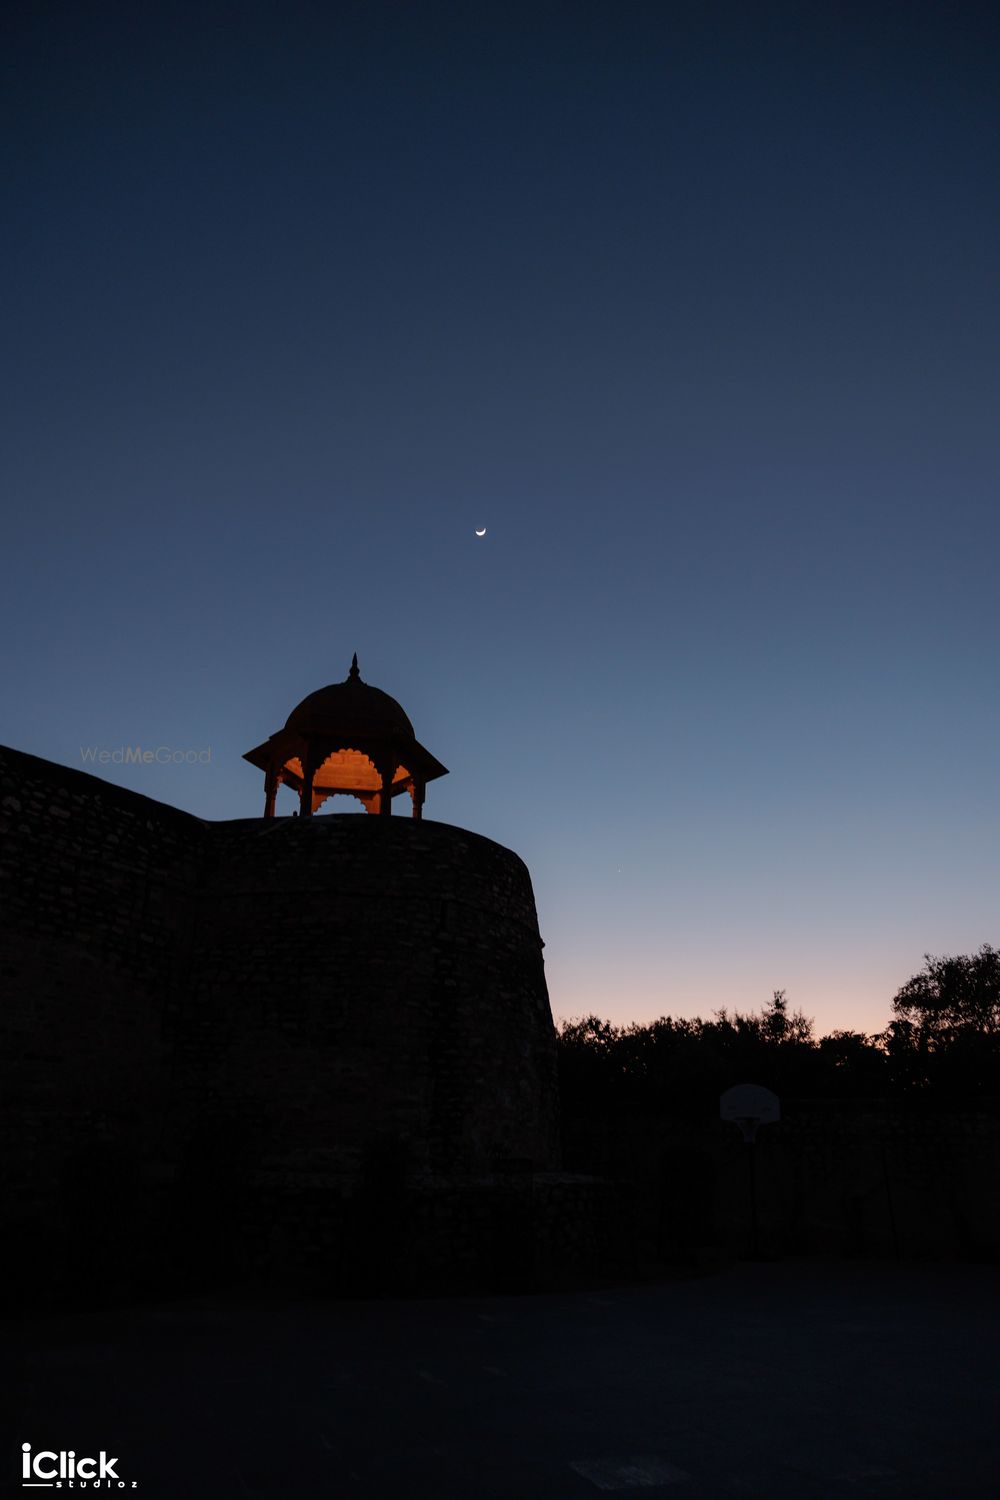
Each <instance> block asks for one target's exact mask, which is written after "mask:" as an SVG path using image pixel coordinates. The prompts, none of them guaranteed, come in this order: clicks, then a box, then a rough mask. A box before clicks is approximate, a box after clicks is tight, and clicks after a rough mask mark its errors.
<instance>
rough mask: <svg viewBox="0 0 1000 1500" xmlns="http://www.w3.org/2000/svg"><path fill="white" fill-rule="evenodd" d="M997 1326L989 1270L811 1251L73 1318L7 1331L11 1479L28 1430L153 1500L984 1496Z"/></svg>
mask: <svg viewBox="0 0 1000 1500" xmlns="http://www.w3.org/2000/svg"><path fill="white" fill-rule="evenodd" d="M998 1336H1000V1272H998V1271H996V1270H994V1269H991V1268H987V1267H983V1266H933V1267H930V1266H919V1267H917V1266H913V1265H906V1264H903V1265H902V1266H899V1265H896V1264H879V1265H858V1264H849V1265H845V1264H843V1263H838V1264H824V1263H817V1262H815V1261H811V1262H788V1261H785V1262H781V1263H776V1264H743V1265H738V1266H734V1267H730V1268H728V1269H725V1270H721V1271H719V1272H717V1273H715V1274H713V1275H710V1276H704V1277H700V1278H692V1279H687V1280H675V1281H672V1282H670V1283H667V1284H660V1285H655V1286H649V1285H646V1286H641V1287H628V1288H620V1289H618V1288H615V1289H610V1290H599V1291H587V1292H574V1293H570V1294H564V1295H559V1296H538V1297H466V1298H456V1299H454V1300H433V1301H430V1300H428V1301H419V1300H418V1301H384V1302H379V1301H369V1302H361V1301H354V1302H296V1303H287V1302H285V1303H280V1304H279V1303H276V1302H270V1303H265V1304H262V1303H256V1304H249V1303H246V1302H240V1301H235V1300H213V1301H191V1302H186V1303H182V1304H175V1305H172V1306H165V1307H154V1308H149V1307H147V1308H141V1309H138V1310H133V1311H128V1312H115V1313H102V1314H92V1315H87V1316H80V1317H73V1318H69V1317H65V1318H61V1319H59V1320H58V1321H56V1320H53V1321H51V1322H46V1323H42V1322H36V1323H34V1324H32V1325H30V1326H29V1325H24V1324H22V1325H20V1326H19V1327H16V1328H14V1329H13V1330H11V1329H10V1328H8V1330H7V1339H6V1342H7V1350H8V1354H9V1353H10V1352H11V1350H12V1348H13V1350H14V1353H15V1360H16V1361H17V1349H18V1346H20V1348H21V1354H20V1359H19V1364H20V1368H19V1369H17V1370H15V1372H14V1376H15V1380H14V1399H13V1401H12V1402H10V1403H8V1404H7V1416H8V1418H12V1419H13V1420H12V1421H10V1422H9V1423H8V1422H5V1424H4V1425H5V1426H7V1427H8V1433H9V1438H8V1440H7V1441H8V1444H9V1455H10V1456H9V1459H8V1460H5V1471H6V1473H7V1474H9V1475H10V1476H11V1477H12V1480H13V1484H12V1490H11V1492H12V1493H20V1494H23V1495H29V1494H30V1495H45V1494H51V1493H53V1491H52V1490H49V1489H32V1490H22V1489H21V1487H20V1480H19V1478H18V1477H16V1476H17V1475H18V1474H19V1472H20V1470H19V1463H18V1460H19V1457H20V1448H21V1443H22V1442H26V1441H27V1442H31V1443H32V1445H33V1447H34V1448H35V1449H36V1450H38V1449H41V1448H52V1449H59V1448H67V1449H68V1448H73V1449H75V1451H76V1452H77V1454H79V1455H82V1454H84V1453H94V1452H96V1451H97V1450H99V1449H101V1448H105V1449H107V1450H108V1451H109V1452H110V1453H111V1454H113V1455H116V1456H117V1457H118V1464H117V1466H116V1467H117V1472H118V1474H119V1476H120V1477H121V1478H122V1479H123V1480H124V1481H125V1483H126V1490H125V1491H122V1490H119V1489H117V1487H115V1488H114V1489H113V1490H112V1491H111V1493H117V1494H121V1493H126V1492H131V1482H132V1481H133V1480H135V1481H137V1488H136V1491H135V1493H141V1494H143V1495H145V1496H147V1497H149V1500H153V1497H160V1496H163V1497H170V1500H175V1497H176V1500H182V1497H191V1500H201V1497H202V1496H205V1497H213V1500H214V1497H216V1496H218V1497H224V1500H225V1497H230V1496H231V1497H233V1500H242V1497H244V1496H256V1495H266V1496H274V1497H287V1500H297V1497H299V1496H303V1497H309V1496H317V1497H319V1496H322V1497H346V1500H352V1497H357V1500H408V1497H414V1500H422V1497H425V1496H426V1497H428V1500H480V1497H481V1500H587V1497H588V1496H593V1497H595V1500H596V1497H598V1496H599V1495H601V1494H603V1493H609V1494H610V1493H613V1492H619V1493H621V1494H623V1495H624V1496H627V1495H628V1494H629V1493H632V1494H635V1495H636V1496H637V1497H645V1496H647V1495H648V1496H650V1497H652V1496H653V1495H656V1494H661V1495H665V1496H670V1497H672V1500H673V1497H676V1500H709V1497H715V1496H719V1497H724V1496H740V1497H744V1500H750V1497H759V1500H783V1497H789V1500H820V1497H823V1500H827V1497H831V1500H832V1497H834V1496H836V1497H841V1496H843V1497H847V1496H851V1497H863V1496H879V1497H885V1500H890V1497H892V1500H897V1497H898V1500H923V1497H934V1500H972V1497H983V1500H986V1497H990V1500H994V1497H996V1496H997V1495H998V1494H1000V1337H998ZM63 1488H64V1490H65V1489H66V1488H67V1486H65V1485H64V1487H63ZM76 1488H77V1489H79V1485H77V1487H76ZM92 1489H93V1487H92V1486H88V1487H87V1490H86V1491H84V1492H83V1493H91V1492H92ZM99 1493H106V1492H105V1491H104V1490H101V1491H99Z"/></svg>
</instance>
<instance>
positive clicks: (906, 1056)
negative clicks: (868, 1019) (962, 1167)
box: [558, 943, 1000, 1116]
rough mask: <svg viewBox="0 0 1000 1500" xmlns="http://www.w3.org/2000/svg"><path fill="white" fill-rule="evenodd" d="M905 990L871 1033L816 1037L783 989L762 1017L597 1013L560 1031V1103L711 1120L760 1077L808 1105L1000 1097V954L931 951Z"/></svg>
mask: <svg viewBox="0 0 1000 1500" xmlns="http://www.w3.org/2000/svg"><path fill="white" fill-rule="evenodd" d="M924 958H925V964H924V968H923V969H922V970H921V971H920V973H919V974H915V975H914V976H913V977H912V978H911V979H909V980H907V982H906V983H905V984H904V985H903V986H902V988H901V989H900V990H898V991H897V993H896V995H895V997H894V999H893V1001H892V1020H891V1021H890V1022H889V1024H888V1025H887V1027H886V1028H885V1030H884V1031H881V1032H877V1033H874V1034H872V1035H868V1034H866V1033H864V1032H859V1031H846V1030H837V1031H832V1032H831V1033H830V1034H829V1035H828V1036H823V1037H819V1038H817V1037H816V1035H815V1030H814V1023H813V1021H812V1020H811V1019H810V1018H809V1017H807V1016H805V1015H804V1014H803V1013H802V1011H800V1010H790V1009H789V1005H788V999H787V996H786V994H785V991H784V990H776V991H775V993H774V995H773V997H772V1000H771V1003H770V1004H769V1005H768V1006H766V1007H765V1008H764V1009H762V1010H761V1011H759V1012H755V1013H750V1014H743V1013H741V1012H739V1011H734V1012H732V1013H730V1012H729V1011H728V1010H719V1011H715V1012H714V1014H713V1016H712V1019H711V1020H710V1021H703V1020H702V1019H701V1018H700V1017H696V1018H695V1019H693V1020H684V1019H680V1020H676V1019H674V1018H673V1017H671V1016H661V1017H660V1019H659V1020H656V1021H652V1022H650V1023H648V1024H647V1025H640V1024H638V1023H632V1024H631V1025H627V1026H615V1025H613V1024H612V1023H611V1022H610V1021H604V1020H601V1019H600V1018H599V1017H598V1016H595V1015H589V1016H585V1017H582V1018H580V1019H574V1020H570V1021H565V1022H563V1024H562V1026H561V1027H560V1029H559V1032H558V1046H559V1076H560V1090H561V1099H562V1106H563V1109H564V1111H566V1112H568V1113H569V1114H582V1113H586V1112H588V1111H590V1110H594V1109H605V1110H612V1111H615V1110H624V1109H628V1110H639V1111H648V1112H650V1113H656V1114H676V1113H684V1114H687V1115H692V1114H694V1115H703V1116H709V1115H715V1114H717V1112H718V1096H719V1094H720V1093H721V1092H722V1091H723V1089H726V1088H728V1087H730V1085H731V1084H734V1083H745V1082H753V1083H759V1084H763V1085H764V1086H765V1087H767V1088H771V1089H773V1090H774V1091H775V1093H777V1094H778V1095H779V1096H782V1097H785V1098H801V1099H808V1098H811V1099H845V1100H846V1099H859V1100H860V1099H899V1100H907V1101H912V1102H914V1103H918V1102H921V1103H925V1104H928V1105H933V1104H940V1105H942V1106H944V1107H950V1108H954V1107H955V1106H956V1105H959V1104H965V1105H975V1104H977V1103H979V1104H984V1103H986V1101H996V1100H997V1099H998V1098H1000V950H997V949H995V948H992V947H991V946H990V945H989V944H988V943H984V944H983V946H982V947H981V948H980V949H979V951H978V952H977V953H973V954H971V955H968V956H959V957H953V958H934V957H932V956H931V955H930V954H925V955H924Z"/></svg>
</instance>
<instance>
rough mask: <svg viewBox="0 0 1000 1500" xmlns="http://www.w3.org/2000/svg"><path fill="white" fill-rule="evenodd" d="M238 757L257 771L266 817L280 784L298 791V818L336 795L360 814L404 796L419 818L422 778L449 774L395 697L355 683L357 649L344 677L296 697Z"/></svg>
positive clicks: (385, 808) (383, 811)
mask: <svg viewBox="0 0 1000 1500" xmlns="http://www.w3.org/2000/svg"><path fill="white" fill-rule="evenodd" d="M243 759H244V760H248V761H249V762H250V764H251V765H252V766H257V767H259V769H260V770H262V771H263V772H264V816H265V818H273V817H274V815H275V812H274V808H275V800H276V798H277V795H278V788H279V787H280V786H290V787H291V788H292V790H293V791H295V792H297V793H298V797H299V815H300V816H301V817H303V818H308V817H311V816H312V814H313V813H314V812H316V810H317V809H318V808H319V807H321V806H322V805H323V803H324V802H325V801H326V799H327V798H328V797H336V796H346V797H357V799H358V801H359V802H361V803H362V804H363V806H364V808H365V810H366V811H367V812H370V813H378V814H380V815H381V816H383V817H386V816H388V815H389V813H391V812H392V799H393V797H398V796H400V795H401V794H403V793H409V795H410V798H411V800H412V803H413V816H414V817H415V818H419V817H420V815H421V810H422V808H423V804H424V794H425V790H426V787H427V783H428V782H429V781H433V780H434V779H435V777H437V776H447V774H448V771H447V767H445V766H443V765H442V764H441V762H440V761H439V760H436V759H435V758H434V756H433V755H431V753H430V751H429V750H425V749H424V747H423V745H421V744H420V743H419V741H418V740H417V737H416V735H415V734H414V732H413V725H412V724H411V723H410V721H409V719H408V718H407V716H406V714H405V713H404V712H403V709H402V708H401V706H400V705H399V704H398V703H397V702H396V700H395V698H390V697H389V694H388V693H383V692H382V691H381V689H380V688H377V687H372V686H371V685H370V684H369V683H367V682H363V681H362V679H361V674H360V672H359V671H358V658H357V654H356V653H355V656H354V660H353V661H352V663H351V670H350V671H349V672H348V674H347V677H346V679H345V680H344V681H343V682H333V683H331V684H330V685H329V686H328V687H324V688H319V689H318V690H317V691H316V692H315V693H310V694H309V696H308V697H307V698H303V700H302V702H301V703H300V704H299V705H298V707H296V708H293V709H292V712H291V713H290V714H289V716H288V720H287V722H286V724H285V727H284V729H279V730H278V732H277V733H276V734H272V735H271V737H270V739H268V740H266V741H265V742H264V744H262V745H258V746H257V747H256V749H254V750H248V751H247V752H246V754H245V755H244V757H243Z"/></svg>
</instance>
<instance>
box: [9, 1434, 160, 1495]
mask: <svg viewBox="0 0 1000 1500" xmlns="http://www.w3.org/2000/svg"><path fill="white" fill-rule="evenodd" d="M118 1462H119V1460H118V1459H117V1458H116V1457H111V1458H109V1457H108V1455H107V1453H106V1452H105V1451H104V1449H103V1448H102V1449H101V1451H100V1453H99V1454H98V1455H97V1457H96V1458H88V1457H86V1456H84V1457H83V1458H77V1456H76V1450H75V1449H74V1448H60V1450H59V1452H58V1453H54V1452H53V1451H52V1449H51V1448H41V1449H39V1451H38V1452H37V1453H35V1454H34V1455H33V1454H32V1452H31V1444H30V1443H22V1444H21V1488H22V1489H24V1490H62V1489H68V1490H134V1489H136V1488H137V1481H136V1480H134V1479H119V1477H118V1470H117V1469H116V1468H115V1464H117V1463H118Z"/></svg>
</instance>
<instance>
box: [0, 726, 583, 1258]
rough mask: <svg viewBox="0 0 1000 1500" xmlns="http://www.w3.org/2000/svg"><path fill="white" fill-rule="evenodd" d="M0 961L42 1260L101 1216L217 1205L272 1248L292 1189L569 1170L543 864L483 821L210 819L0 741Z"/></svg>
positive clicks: (208, 1216)
mask: <svg viewBox="0 0 1000 1500" xmlns="http://www.w3.org/2000/svg"><path fill="white" fill-rule="evenodd" d="M0 981H2V989H3V1018H4V1019H3V1024H4V1026H5V1028H6V1032H7V1040H8V1046H7V1047H6V1048H5V1050H4V1056H5V1059H6V1060H5V1062H4V1063H3V1064H2V1068H3V1074H4V1075H5V1076H3V1077H2V1078H0V1086H2V1087H3V1093H4V1096H5V1097H6V1099H7V1100H8V1103H9V1104H10V1105H11V1106H12V1108H11V1109H10V1110H9V1111H8V1112H6V1114H5V1119H6V1124H5V1125H4V1127H3V1131H4V1139H3V1142H2V1144H3V1147H4V1150H5V1159H6V1161H7V1162H8V1172H9V1180H8V1182H7V1202H8V1204H13V1205H14V1207H13V1210H12V1212H13V1216H14V1222H13V1225H12V1226H11V1227H12V1228H13V1230H14V1237H15V1239H16V1240H17V1241H18V1243H20V1244H21V1245H22V1246H25V1247H29V1246H31V1245H34V1246H35V1249H34V1250H33V1251H30V1252H29V1250H28V1249H25V1251H24V1253H25V1255H26V1256H27V1257H28V1258H29V1259H31V1260H32V1263H33V1264H35V1265H37V1263H38V1261H37V1257H39V1256H40V1257H41V1258H42V1260H44V1258H45V1256H46V1255H50V1254H51V1255H57V1254H58V1250H57V1249H46V1248H45V1247H46V1246H50V1247H51V1246H58V1243H59V1237H60V1234H64V1233H65V1234H70V1233H72V1229H73V1225H74V1224H77V1223H82V1222H84V1221H85V1220H86V1219H87V1218H88V1217H89V1219H90V1221H91V1233H92V1234H93V1235H96V1240H95V1241H94V1243H95V1244H96V1245H97V1246H98V1250H97V1251H95V1252H94V1253H95V1254H97V1253H100V1254H102V1255H110V1256H112V1257H113V1256H114V1254H115V1253H116V1252H115V1249H114V1245H113V1244H112V1240H114V1239H115V1238H116V1234H117V1238H120V1237H121V1234H125V1238H126V1239H128V1240H130V1241H131V1242H134V1243H133V1244H132V1251H131V1252H130V1253H132V1254H133V1255H135V1254H139V1253H140V1247H139V1244H138V1241H142V1242H143V1248H142V1251H141V1253H143V1254H145V1253H147V1252H148V1250H149V1247H148V1245H146V1243H145V1241H146V1240H148V1239H149V1238H150V1236H151V1235H152V1237H153V1238H154V1239H155V1238H156V1237H157V1235H158V1234H159V1233H160V1231H161V1230H163V1228H164V1225H165V1224H171V1225H174V1226H177V1225H181V1224H183V1225H186V1226H187V1228H188V1230H190V1227H191V1225H192V1224H195V1223H198V1222H204V1221H207V1220H212V1221H213V1222H215V1223H216V1224H217V1223H218V1222H219V1221H221V1220H225V1221H228V1222H229V1223H230V1227H231V1228H232V1231H233V1233H234V1234H235V1233H236V1230H237V1228H238V1229H239V1233H240V1234H242V1235H244V1236H245V1235H247V1234H249V1235H250V1236H251V1237H257V1238H258V1239H259V1240H260V1241H261V1242H262V1243H263V1242H266V1241H269V1240H271V1239H273V1237H274V1234H276V1233H277V1234H279V1237H280V1229H281V1226H280V1225H277V1224H276V1223H275V1222H272V1221H274V1219H275V1216H276V1215H277V1216H278V1217H280V1212H281V1210H280V1206H278V1205H280V1203H282V1202H287V1201H288V1198H289V1192H292V1195H293V1196H294V1195H295V1192H296V1191H297V1189H296V1188H295V1184H299V1185H301V1184H304V1183H305V1184H308V1185H309V1188H308V1192H309V1193H312V1194H313V1195H315V1193H316V1192H320V1194H321V1195H325V1198H326V1200H329V1199H330V1195H331V1193H334V1189H335V1193H334V1196H336V1194H338V1193H339V1194H341V1195H347V1197H348V1198H350V1197H351V1196H352V1195H355V1196H357V1195H358V1194H360V1197H361V1198H362V1199H363V1198H364V1197H365V1194H366V1192H367V1193H368V1198H369V1200H370V1201H374V1200H375V1199H376V1198H380V1197H381V1199H382V1200H383V1202H384V1201H385V1200H386V1198H387V1197H388V1198H392V1197H393V1196H394V1195H395V1198H396V1199H399V1198H400V1195H401V1194H403V1193H412V1191H414V1190H419V1188H420V1185H421V1184H423V1185H424V1186H425V1188H426V1190H427V1191H433V1192H434V1193H436V1194H437V1195H438V1197H440V1192H441V1190H442V1189H441V1184H445V1183H448V1182H450V1183H452V1184H453V1183H455V1182H456V1181H458V1180H461V1179H471V1178H473V1177H475V1176H476V1175H477V1174H478V1175H480V1176H482V1175H484V1174H489V1173H491V1172H493V1171H494V1170H495V1169H496V1168H497V1167H498V1164H500V1166H501V1170H502V1164H503V1163H510V1162H511V1161H516V1160H518V1159H520V1161H521V1162H522V1164H523V1163H530V1165H531V1167H533V1169H534V1170H535V1171H536V1172H545V1171H550V1170H551V1169H553V1168H556V1167H557V1166H558V1149H559V1148H558V1118H557V1099H556V1056H555V1037H554V1032H553V1027H552V1018H551V1012H550V1009H549V1003H548V995H547V991H546V986H545V978H544V969H543V961H542V943H541V939H540V937H539V933H538V923H537V917H536V912H535V906H534V898H533V894H532V890H531V882H530V878H529V875H528V871H527V869H526V867H525V866H524V864H523V863H522V861H521V860H520V859H519V858H518V857H517V856H516V855H515V854H513V853H511V851H509V850H507V849H503V848H501V847H500V846H499V845H497V844H495V843H493V842H492V841H490V840H488V839H485V838H481V837H479V836H478V835H475V834H472V833H468V832H466V831H464V830H462V829H458V828H452V827H450V826H448V825H445V824H437V823H433V822H429V821H422V822H417V821H413V820H410V819H403V818H390V819H379V818H368V817H364V816H351V815H346V816H319V817H315V818H312V819H292V818H284V819H274V820H269V821H265V820H263V819H247V820H238V821H233V822H226V823H209V822H205V821H203V820H201V819H198V818H195V817H192V816H190V815H189V814H186V813H183V812H180V811H178V810H176V809H174V808H170V807H167V806H164V805H162V804H160V803H157V802H154V801H152V800H151V799H149V798H146V797H143V796H141V795H138V794H136V793H133V792H131V791H128V790H126V789H123V788H121V787H117V786H113V785H110V784H108V783H105V782H102V781H100V780H99V779H97V778H95V777H93V776H90V775H87V774H85V773H83V772H79V771H74V770H70V769H67V768H65V767H62V766H57V765H53V764H51V763H49V762H46V761H42V760H39V759H37V758H35V757H33V756H29V755H25V754H23V753H21V752H18V751H12V750H6V749H4V750H0ZM306 1196H308V1193H307V1194H306ZM303 1201H305V1200H304V1199H303V1197H302V1195H301V1194H299V1197H298V1202H299V1203H300V1205H301V1203H302V1202H303ZM248 1205H249V1206H248ZM96 1206H99V1211H98V1212H97V1215H96V1219H95V1207H96ZM380 1212H382V1210H380ZM376 1217H377V1216H376ZM97 1220H99V1221H100V1223H98V1222H97ZM265 1221H266V1222H265ZM101 1224H103V1226H104V1227H103V1228H102V1227H100V1226H101ZM144 1224H145V1226H146V1228H145V1231H143V1229H142V1226H143V1225H144ZM109 1225H110V1226H112V1228H109V1227H108V1226H109ZM115 1225H117V1226H118V1230H119V1231H120V1233H117V1232H116V1231H114V1230H113V1226H115ZM137 1226H138V1227H137ZM157 1226H159V1228H157ZM206 1232H207V1231H206ZM212 1232H215V1231H212ZM102 1236H103V1238H102ZM137 1236H138V1240H137ZM144 1236H145V1237H144ZM168 1238H169V1235H168ZM231 1239H232V1236H231V1235H230V1236H229V1240H227V1246H228V1249H226V1250H225V1253H228V1251H229V1250H231V1249H232V1244H231ZM204 1248H205V1247H204V1246H202V1250H204ZM179 1253H180V1252H179ZM220 1253H222V1251H221V1250H220Z"/></svg>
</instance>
